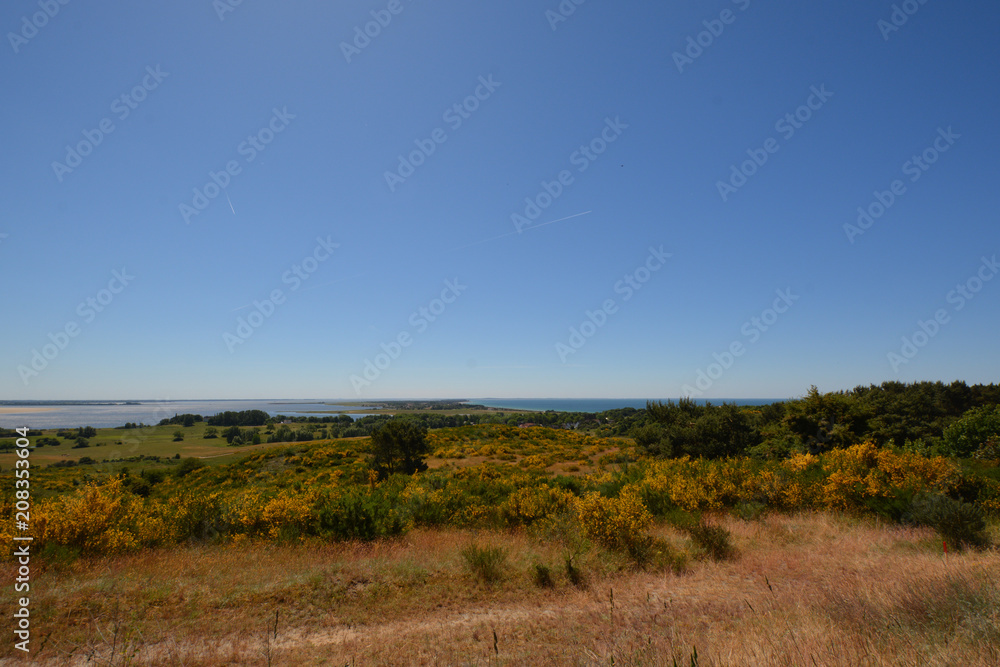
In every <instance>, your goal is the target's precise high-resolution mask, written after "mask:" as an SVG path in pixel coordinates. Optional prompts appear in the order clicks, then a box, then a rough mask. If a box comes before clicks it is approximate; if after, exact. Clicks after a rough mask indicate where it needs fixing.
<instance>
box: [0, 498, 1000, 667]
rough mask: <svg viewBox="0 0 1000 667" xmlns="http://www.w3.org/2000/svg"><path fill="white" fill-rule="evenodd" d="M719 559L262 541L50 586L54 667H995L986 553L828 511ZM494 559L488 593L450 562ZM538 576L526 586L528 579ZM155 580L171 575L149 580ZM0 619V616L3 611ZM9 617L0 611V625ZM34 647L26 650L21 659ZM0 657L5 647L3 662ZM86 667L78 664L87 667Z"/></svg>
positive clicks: (41, 601) (758, 534)
mask: <svg viewBox="0 0 1000 667" xmlns="http://www.w3.org/2000/svg"><path fill="white" fill-rule="evenodd" d="M715 520H716V521H718V522H720V523H721V525H722V526H724V527H725V528H727V529H728V530H730V531H731V533H732V535H733V542H734V546H735V547H736V554H737V555H736V556H735V557H734V558H733V559H731V560H726V561H722V562H715V561H712V560H701V559H699V553H698V550H697V549H696V548H695V547H693V546H692V545H691V543H690V542H689V541H688V540H687V539H686V538H685V537H684V535H682V534H681V533H679V532H678V531H676V530H672V529H670V528H669V527H666V526H659V527H658V528H657V529H656V533H657V535H658V536H659V537H661V538H662V539H664V540H665V541H667V542H669V543H671V544H673V545H675V547H676V548H677V549H678V550H680V551H681V552H682V553H685V554H686V555H687V557H688V560H687V565H686V566H685V567H684V568H683V569H682V570H681V571H680V572H674V571H666V572H647V571H642V570H637V569H635V568H634V567H630V566H629V564H628V563H627V562H626V561H625V560H624V559H622V558H620V557H616V556H614V554H610V553H599V552H590V553H589V554H588V555H586V556H581V557H579V558H578V560H577V561H576V562H575V564H574V568H575V572H576V575H575V576H574V577H573V580H571V578H570V577H568V576H567V573H566V568H565V559H566V557H567V553H569V552H571V551H572V550H573V548H574V546H573V544H571V543H570V542H567V541H566V540H564V539H559V538H553V536H552V535H551V534H549V533H546V532H545V531H517V532H514V533H510V532H501V533H497V532H491V531H463V530H450V529H441V530H415V531H413V532H411V533H410V534H408V535H407V536H406V537H404V538H400V539H394V540H381V541H376V542H373V543H358V542H347V543H338V544H301V545H295V546H288V545H284V546H281V545H275V544H271V543H267V542H261V541H249V542H241V543H239V544H232V545H198V546H190V547H177V548H172V549H160V550H154V551H144V552H141V553H138V554H135V555H130V556H126V557H119V558H112V559H95V560H82V561H77V562H75V563H73V564H71V565H66V566H54V567H51V568H48V569H47V570H46V571H45V572H44V574H43V575H42V577H41V578H40V580H39V582H38V592H37V593H36V594H35V596H34V608H35V610H36V612H35V613H36V617H35V623H36V624H37V628H38V632H39V635H38V636H39V637H43V636H44V637H45V638H46V639H45V640H44V648H43V649H42V650H41V651H40V652H38V653H37V654H36V655H35V658H36V660H38V661H40V662H45V661H51V663H52V664H85V663H87V664H121V665H124V664H163V665H219V664H262V665H264V664H276V665H278V664H280V665H315V664H330V665H349V664H355V665H432V664H456V665H458V664H469V665H611V664H615V665H672V664H673V661H674V660H676V661H677V663H678V664H683V665H689V664H692V662H691V657H692V656H693V655H695V652H696V653H697V656H698V658H697V664H698V665H702V666H708V665H808V664H816V665H845V666H846V665H942V666H943V665H983V666H985V665H995V664H998V662H1000V589H998V580H997V577H998V565H1000V561H998V556H997V553H996V552H995V551H987V552H975V551H970V552H966V553H963V554H959V555H947V556H946V555H945V554H943V553H942V549H941V545H940V543H939V541H938V540H937V539H936V538H935V536H934V534H933V532H931V531H929V530H927V529H908V528H902V527H898V526H887V525H880V524H878V523H876V522H874V521H870V520H857V519H852V518H848V517H842V516H838V515H835V514H830V513H804V514H803V513H800V514H791V515H783V514H772V515H767V516H763V517H761V518H759V519H758V520H755V521H743V520H740V519H736V518H732V517H726V516H720V517H717V518H716V519H715ZM470 544H479V545H497V546H500V548H502V549H503V550H504V553H505V554H506V559H505V560H504V562H503V563H502V564H501V565H500V568H499V575H498V578H497V579H496V580H493V581H491V582H486V581H484V580H483V578H482V577H481V576H478V575H477V574H475V573H474V571H472V570H470V568H469V566H468V564H467V562H466V559H465V558H463V555H462V553H463V549H464V548H466V547H468V545H470ZM539 565H542V566H546V567H549V568H550V571H551V581H548V582H540V581H539V579H538V575H537V572H538V569H537V566H539ZM164 573H169V574H168V575H166V576H165V574H164ZM5 604H6V603H5ZM2 612H3V614H4V615H5V616H7V617H9V614H8V613H7V612H8V609H3V610H2ZM36 646H37V644H36ZM4 652H5V654H6V655H10V651H9V647H4ZM88 661H90V662H89V663H88Z"/></svg>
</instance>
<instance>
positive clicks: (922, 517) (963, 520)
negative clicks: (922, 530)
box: [910, 495, 989, 550]
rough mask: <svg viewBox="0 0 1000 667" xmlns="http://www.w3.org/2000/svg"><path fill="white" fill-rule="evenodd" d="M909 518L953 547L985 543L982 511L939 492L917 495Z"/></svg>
mask: <svg viewBox="0 0 1000 667" xmlns="http://www.w3.org/2000/svg"><path fill="white" fill-rule="evenodd" d="M910 517H911V520H912V521H913V523H916V524H919V525H924V526H930V527H932V528H934V529H935V530H937V531H938V533H939V534H940V535H941V538H942V539H943V540H944V541H945V543H946V544H951V545H952V547H953V548H954V549H956V550H962V549H964V548H966V547H985V546H987V545H988V544H989V539H988V538H987V535H986V518H985V516H984V515H983V511H982V509H980V508H979V507H977V506H975V505H973V504H971V503H963V502H961V501H959V500H955V499H953V498H949V497H948V496H942V495H927V496H921V497H920V498H917V499H916V500H914V501H913V505H912V507H911V510H910Z"/></svg>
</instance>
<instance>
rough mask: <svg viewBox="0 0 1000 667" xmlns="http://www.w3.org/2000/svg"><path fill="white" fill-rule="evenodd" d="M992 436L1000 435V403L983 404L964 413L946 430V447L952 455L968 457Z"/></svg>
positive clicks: (944, 439) (944, 440)
mask: <svg viewBox="0 0 1000 667" xmlns="http://www.w3.org/2000/svg"><path fill="white" fill-rule="evenodd" d="M991 436H993V437H997V436H1000V405H983V406H980V407H978V408H972V409H971V410H969V411H968V412H966V413H965V414H964V415H962V418H961V419H959V420H958V421H956V422H955V423H954V424H952V425H951V426H949V427H948V428H946V429H945V430H944V438H943V442H944V449H945V451H946V452H947V453H948V454H949V455H950V456H957V457H960V458H968V457H970V456H972V455H973V453H975V452H976V450H977V449H979V447H981V446H982V445H983V444H984V443H986V441H987V440H989V438H990V437H991Z"/></svg>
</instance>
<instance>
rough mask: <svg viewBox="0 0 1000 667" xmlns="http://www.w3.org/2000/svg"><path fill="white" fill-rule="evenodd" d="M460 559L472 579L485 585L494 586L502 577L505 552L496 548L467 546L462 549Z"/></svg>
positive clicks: (500, 548)
mask: <svg viewBox="0 0 1000 667" xmlns="http://www.w3.org/2000/svg"><path fill="white" fill-rule="evenodd" d="M461 554H462V559H463V560H464V561H465V566H466V567H467V568H468V569H469V571H470V572H471V573H472V575H473V576H474V577H476V578H477V579H479V580H480V581H482V582H483V583H485V584H495V583H496V582H498V581H500V580H502V579H503V577H504V567H505V565H506V564H507V550H506V549H504V548H503V547H497V546H480V545H478V544H468V545H466V546H464V547H462V551H461Z"/></svg>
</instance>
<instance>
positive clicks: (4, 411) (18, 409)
mask: <svg viewBox="0 0 1000 667" xmlns="http://www.w3.org/2000/svg"><path fill="white" fill-rule="evenodd" d="M56 409H57V408H38V407H27V406H23V405H22V406H17V405H14V406H11V405H4V406H0V415H12V414H28V413H32V412H51V411H53V410H56Z"/></svg>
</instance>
